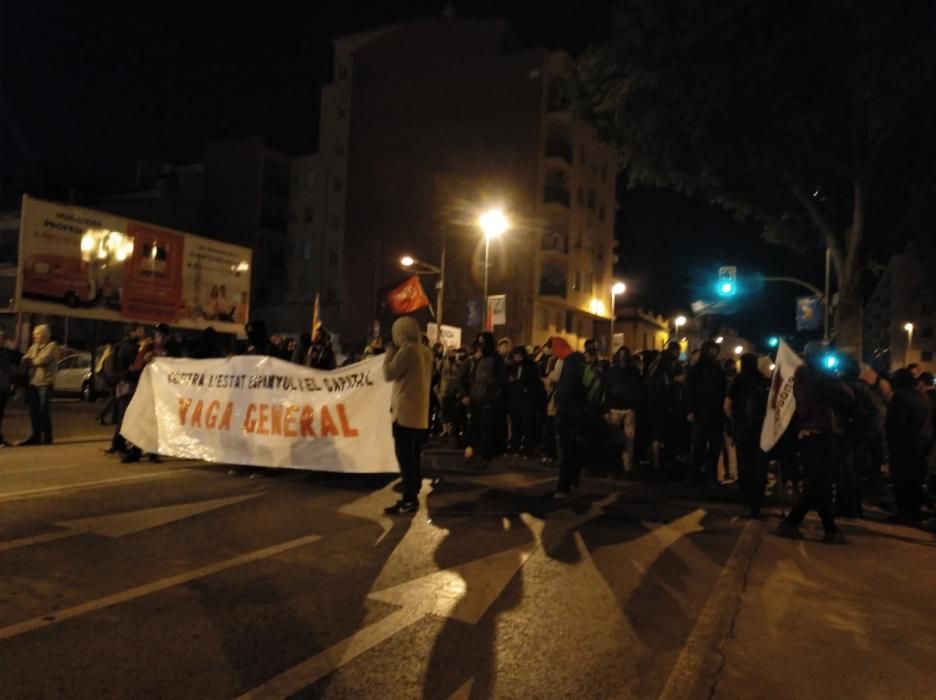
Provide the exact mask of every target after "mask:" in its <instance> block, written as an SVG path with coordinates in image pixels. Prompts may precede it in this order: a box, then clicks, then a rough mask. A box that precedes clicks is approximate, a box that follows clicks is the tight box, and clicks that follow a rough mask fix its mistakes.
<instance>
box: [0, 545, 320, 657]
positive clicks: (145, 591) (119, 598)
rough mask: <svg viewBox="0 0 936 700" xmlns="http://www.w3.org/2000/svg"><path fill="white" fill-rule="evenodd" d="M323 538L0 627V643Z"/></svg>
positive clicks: (259, 552)
mask: <svg viewBox="0 0 936 700" xmlns="http://www.w3.org/2000/svg"><path fill="white" fill-rule="evenodd" d="M320 539H321V536H320V535H307V536H305V537H300V538H298V539H295V540H289V541H288V542H283V543H281V544H277V545H273V546H272V547H265V548H263V549H257V550H255V551H253V552H248V553H247V554H242V555H240V556H238V557H234V558H232V559H225V560H224V561H219V562H217V563H215V564H209V565H208V566H202V567H200V568H198V569H193V570H192V571H186V572H185V573H181V574H176V575H175V576H169V577H168V578H163V579H159V580H158V581H153V582H152V583H147V584H144V585H142V586H136V587H135V588H130V589H128V590H126V591H121V592H120V593H115V594H113V595H109V596H105V597H103V598H98V599H97V600H91V601H88V602H87V603H82V604H81V605H75V606H74V607H71V608H65V609H63V610H56V611H55V612H53V613H50V614H49V615H44V616H42V617H34V618H33V619H31V620H24V621H23V622H17V623H16V624H14V625H9V626H8V627H3V628H0V640H3V639H10V638H11V637H16V636H18V635H21V634H25V633H27V632H32V631H34V630H37V629H42V628H43V627H49V626H50V625H54V624H57V623H59V622H64V621H65V620H71V619H73V618H76V617H80V616H82V615H87V614H88V613H92V612H97V611H98V610H103V609H104V608H109V607H111V606H114V605H119V604H121V603H126V602H128V601H131V600H135V599H137V598H142V597H143V596H147V595H149V594H150V593H158V592H159V591H164V590H166V589H167V588H174V587H175V586H179V585H181V584H183V583H188V582H189V581H194V580H195V579H199V578H204V577H206V576H211V575H212V574H217V573H219V572H221V571H226V570H227V569H233V568H234V567H237V566H241V565H242V564H249V563H250V562H253V561H257V560H259V559H268V558H270V557H274V556H276V555H277V554H282V553H283V552H288V551H289V550H291V549H296V548H297V547H302V546H304V545H307V544H311V543H312V542H315V541H316V540H320Z"/></svg>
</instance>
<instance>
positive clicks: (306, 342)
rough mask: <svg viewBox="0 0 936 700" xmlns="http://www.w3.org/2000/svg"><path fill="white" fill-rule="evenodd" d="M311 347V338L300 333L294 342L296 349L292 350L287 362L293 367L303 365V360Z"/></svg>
mask: <svg viewBox="0 0 936 700" xmlns="http://www.w3.org/2000/svg"><path fill="white" fill-rule="evenodd" d="M311 347H312V336H311V335H309V334H308V333H300V334H299V339H298V340H297V341H296V347H295V348H293V351H292V354H291V355H290V357H289V361H290V362H292V363H293V364H294V365H304V364H305V359H306V357H307V356H308V354H309V348H311Z"/></svg>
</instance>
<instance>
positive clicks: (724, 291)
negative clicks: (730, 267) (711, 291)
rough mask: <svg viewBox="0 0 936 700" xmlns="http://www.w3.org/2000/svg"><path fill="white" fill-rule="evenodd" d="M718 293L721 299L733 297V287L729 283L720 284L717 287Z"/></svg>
mask: <svg viewBox="0 0 936 700" xmlns="http://www.w3.org/2000/svg"><path fill="white" fill-rule="evenodd" d="M718 293H719V294H721V295H722V296H723V297H730V296H734V293H735V286H734V285H733V284H732V283H731V282H722V283H721V284H719V285H718Z"/></svg>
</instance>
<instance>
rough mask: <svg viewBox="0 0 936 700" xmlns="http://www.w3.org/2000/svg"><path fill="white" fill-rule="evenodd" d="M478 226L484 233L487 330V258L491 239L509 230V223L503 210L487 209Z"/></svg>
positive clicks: (485, 317)
mask: <svg viewBox="0 0 936 700" xmlns="http://www.w3.org/2000/svg"><path fill="white" fill-rule="evenodd" d="M478 226H480V227H481V231H482V233H484V325H485V330H487V312H488V258H489V256H490V252H491V239H492V238H500V237H501V236H502V235H504V233H505V232H506V231H507V229H508V228H510V221H508V219H507V216H506V215H505V214H504V210H503V209H488V210H487V211H485V212H484V213H482V214H481V216H479V217H478Z"/></svg>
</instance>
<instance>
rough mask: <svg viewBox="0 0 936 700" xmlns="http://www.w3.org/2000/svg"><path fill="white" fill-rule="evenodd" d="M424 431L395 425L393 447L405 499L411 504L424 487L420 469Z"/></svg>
mask: <svg viewBox="0 0 936 700" xmlns="http://www.w3.org/2000/svg"><path fill="white" fill-rule="evenodd" d="M422 434H423V431H422V430H418V429H417V428H406V427H404V426H402V425H399V424H397V423H394V424H393V446H394V449H395V451H396V458H397V462H399V464H400V476H401V477H402V479H403V499H402V500H404V501H407V502H410V501H415V500H416V499H417V497H418V496H419V490H420V488H421V487H422V472H421V469H420V463H421V459H420V450H421V449H422V441H423V435H422Z"/></svg>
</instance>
